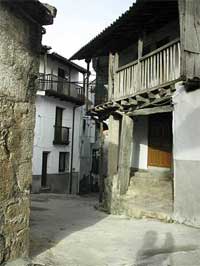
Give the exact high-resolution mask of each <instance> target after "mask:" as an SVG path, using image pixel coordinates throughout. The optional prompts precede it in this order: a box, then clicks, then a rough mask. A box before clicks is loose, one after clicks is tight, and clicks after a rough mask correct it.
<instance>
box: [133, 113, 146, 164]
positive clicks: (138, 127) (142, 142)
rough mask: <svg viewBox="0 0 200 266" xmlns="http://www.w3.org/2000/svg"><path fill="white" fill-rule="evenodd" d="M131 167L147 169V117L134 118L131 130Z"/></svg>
mask: <svg viewBox="0 0 200 266" xmlns="http://www.w3.org/2000/svg"><path fill="white" fill-rule="evenodd" d="M133 132H134V133H133V153H132V167H133V168H138V169H147V167H148V166H147V161H148V117H147V116H143V117H142V116H140V117H137V118H136V119H135V123H134V131H133Z"/></svg>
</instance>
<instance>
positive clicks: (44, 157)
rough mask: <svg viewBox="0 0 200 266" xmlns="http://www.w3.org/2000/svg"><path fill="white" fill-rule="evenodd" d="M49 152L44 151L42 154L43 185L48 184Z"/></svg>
mask: <svg viewBox="0 0 200 266" xmlns="http://www.w3.org/2000/svg"><path fill="white" fill-rule="evenodd" d="M48 154H49V152H47V151H44V152H43V154H42V179H41V186H42V187H46V186H47V163H48Z"/></svg>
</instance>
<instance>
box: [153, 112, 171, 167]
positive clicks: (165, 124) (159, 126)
mask: <svg viewBox="0 0 200 266" xmlns="http://www.w3.org/2000/svg"><path fill="white" fill-rule="evenodd" d="M171 165H172V113H165V114H156V115H151V116H150V117H149V145H148V166H154V167H162V168H171Z"/></svg>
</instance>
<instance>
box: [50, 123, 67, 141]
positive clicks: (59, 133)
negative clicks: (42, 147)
mask: <svg viewBox="0 0 200 266" xmlns="http://www.w3.org/2000/svg"><path fill="white" fill-rule="evenodd" d="M69 131H70V128H69V127H62V126H54V141H53V144H54V145H68V144H69Z"/></svg>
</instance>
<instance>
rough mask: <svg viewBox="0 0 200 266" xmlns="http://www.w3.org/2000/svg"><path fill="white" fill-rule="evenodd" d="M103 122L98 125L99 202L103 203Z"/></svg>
mask: <svg viewBox="0 0 200 266" xmlns="http://www.w3.org/2000/svg"><path fill="white" fill-rule="evenodd" d="M103 145H104V135H103V122H101V123H100V154H99V202H100V203H102V202H103V191H104V176H103Z"/></svg>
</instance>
